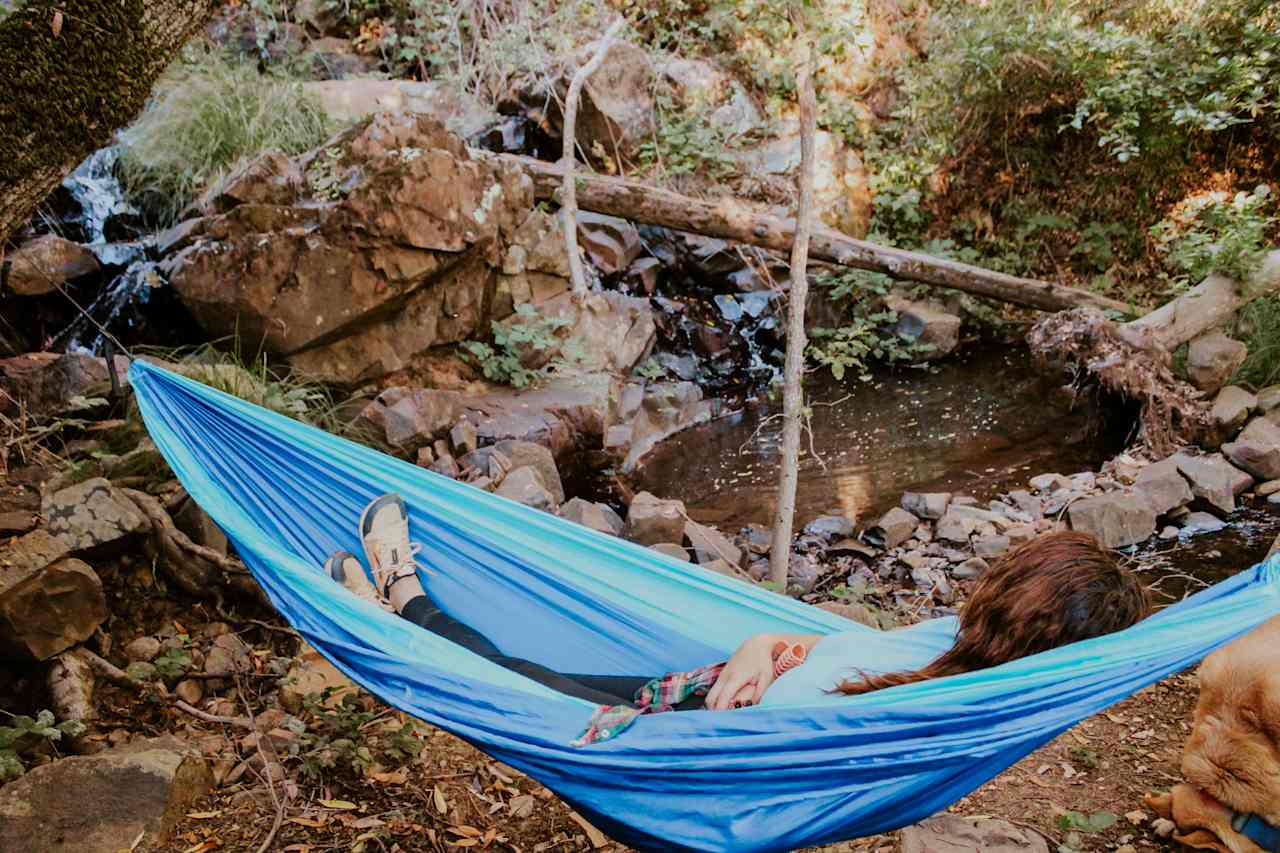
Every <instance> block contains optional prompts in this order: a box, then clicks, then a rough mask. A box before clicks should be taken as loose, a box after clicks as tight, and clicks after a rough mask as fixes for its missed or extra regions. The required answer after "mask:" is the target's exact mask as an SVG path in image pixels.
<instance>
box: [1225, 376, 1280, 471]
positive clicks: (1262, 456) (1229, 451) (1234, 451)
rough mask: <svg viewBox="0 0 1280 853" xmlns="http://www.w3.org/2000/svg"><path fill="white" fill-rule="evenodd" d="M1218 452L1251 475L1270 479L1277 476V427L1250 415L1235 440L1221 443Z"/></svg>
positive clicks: (1279, 428) (1279, 433) (1279, 459)
mask: <svg viewBox="0 0 1280 853" xmlns="http://www.w3.org/2000/svg"><path fill="white" fill-rule="evenodd" d="M1223 390H1224V391H1225V390H1226V389H1225V388H1224V389H1223ZM1222 453H1223V455H1224V456H1226V457H1227V458H1228V459H1230V460H1231V461H1232V463H1234V464H1235V465H1237V466H1239V467H1240V468H1243V469H1244V470H1246V471H1248V472H1249V473H1250V474H1252V475H1253V476H1255V477H1257V478H1259V479H1261V480H1274V479H1276V478H1277V477H1280V426H1278V425H1276V424H1275V423H1274V422H1273V421H1271V420H1268V419H1267V418H1254V419H1253V420H1252V421H1250V422H1249V425H1248V426H1247V427H1245V428H1244V430H1242V431H1241V433H1240V435H1238V436H1236V440H1235V441H1232V442H1228V443H1226V444H1224V445H1222Z"/></svg>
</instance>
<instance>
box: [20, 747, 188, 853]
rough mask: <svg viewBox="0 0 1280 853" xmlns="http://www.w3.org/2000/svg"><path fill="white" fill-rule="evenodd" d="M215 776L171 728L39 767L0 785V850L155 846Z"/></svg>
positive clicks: (95, 851) (38, 852)
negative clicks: (170, 733)
mask: <svg viewBox="0 0 1280 853" xmlns="http://www.w3.org/2000/svg"><path fill="white" fill-rule="evenodd" d="M212 784H213V779H212V776H211V775H210V773H209V768H208V767H207V766H206V764H205V762H204V759H203V758H201V757H200V754H199V751H198V750H193V749H191V748H190V747H188V746H187V745H186V744H184V743H183V742H182V741H180V740H178V739H177V738H174V737H172V736H165V737H159V738H147V739H143V740H137V741H133V742H132V743H129V744H128V745H126V746H120V747H116V748H115V749H112V750H108V751H107V752H102V753H99V754H97V755H92V756H72V757H70V758H63V759H61V760H59V761H55V762H53V763H51V764H46V765H44V766H42V767H37V768H35V769H34V770H31V771H29V772H28V773H27V774H26V775H24V776H21V777H19V778H18V779H16V780H14V781H12V782H10V783H9V784H7V785H5V786H4V788H3V789H0V850H12V851H18V850H21V851H24V853H103V851H116V850H138V849H141V850H154V849H158V848H159V847H160V846H161V845H163V844H164V843H165V841H167V840H168V836H169V834H170V833H171V832H172V830H173V828H174V826H175V825H176V824H177V822H178V821H179V820H181V819H182V817H183V816H184V815H185V814H186V813H187V811H188V810H189V809H190V808H191V806H192V805H193V804H194V803H195V802H196V801H197V800H199V799H200V798H201V797H203V796H204V795H205V793H207V792H208V790H209V788H210V787H211V786H212Z"/></svg>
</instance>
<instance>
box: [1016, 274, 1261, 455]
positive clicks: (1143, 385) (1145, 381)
mask: <svg viewBox="0 0 1280 853" xmlns="http://www.w3.org/2000/svg"><path fill="white" fill-rule="evenodd" d="M1278 289H1280V251H1272V252H1270V253H1268V254H1267V255H1266V257H1265V258H1264V259H1263V263H1262V264H1261V265H1260V266H1259V268H1258V271H1257V272H1256V273H1254V275H1252V276H1251V277H1250V278H1249V280H1248V281H1247V282H1245V283H1244V284H1243V285H1241V284H1240V283H1239V282H1236V281H1233V280H1232V279H1229V278H1227V277H1225V276H1222V275H1217V274H1214V275H1210V276H1209V277H1208V278H1206V279H1205V280H1204V281H1203V282H1201V283H1200V284H1199V285H1197V286H1196V287H1195V288H1193V289H1192V290H1190V291H1188V292H1187V293H1185V294H1183V295H1182V296H1180V297H1178V298H1177V299H1174V300H1173V301H1171V302H1169V303H1168V304H1166V305H1164V306H1161V307H1160V308H1157V309H1155V310H1154V311H1151V312H1150V313H1148V314H1146V315H1145V316H1143V317H1141V318H1139V319H1137V320H1134V321H1132V322H1129V323H1124V324H1117V323H1115V322H1113V321H1111V320H1109V319H1108V318H1106V317H1105V316H1103V315H1102V314H1101V313H1099V312H1098V311H1095V310H1092V309H1089V308H1080V309H1076V310H1072V311H1064V312H1061V313H1059V314H1054V315H1052V316H1049V317H1045V318H1044V319H1042V320H1041V321H1040V322H1038V323H1037V324H1036V325H1035V326H1034V327H1032V329H1031V331H1030V332H1029V333H1028V335H1027V344H1028V346H1029V347H1030V348H1031V353H1032V355H1033V356H1035V358H1036V360H1037V361H1038V362H1039V364H1040V366H1041V369H1042V370H1046V371H1063V372H1066V373H1068V374H1070V375H1071V376H1072V378H1073V380H1074V382H1075V383H1076V385H1077V386H1080V385H1082V384H1084V383H1083V380H1086V379H1089V380H1093V381H1096V382H1097V384H1098V385H1101V386H1102V387H1103V388H1105V389H1107V390H1108V391H1111V392H1113V393H1115V394H1118V395H1120V396H1121V397H1123V398H1125V399H1128V400H1133V401H1136V402H1138V403H1140V404H1141V406H1142V414H1141V426H1142V438H1143V440H1144V441H1145V442H1146V444H1147V445H1148V446H1149V447H1151V448H1152V449H1153V450H1155V451H1157V452H1160V453H1164V452H1168V451H1170V450H1172V449H1174V448H1175V447H1177V446H1179V445H1182V444H1186V443H1189V442H1190V443H1194V442H1205V443H1208V444H1211V445H1212V444H1214V443H1216V440H1220V437H1218V438H1215V433H1216V431H1215V429H1214V425H1213V424H1212V422H1211V419H1210V417H1209V410H1210V402H1209V401H1208V400H1206V399H1205V394H1204V393H1203V392H1201V391H1199V390H1197V389H1196V388H1195V387H1193V386H1192V385H1190V384H1189V383H1187V382H1184V381H1183V380H1181V379H1179V378H1178V377H1177V376H1176V375H1174V373H1173V368H1172V363H1173V359H1172V354H1173V351H1174V350H1176V349H1177V348H1178V347H1180V346H1181V345H1182V344H1184V343H1187V342H1189V341H1191V340H1192V339H1194V338H1196V337H1199V336H1200V335H1202V334H1204V333H1205V332H1207V331H1209V330H1210V329H1212V328H1215V327H1216V326H1219V325H1221V324H1222V323H1224V322H1226V321H1227V320H1229V319H1230V318H1231V316H1232V315H1233V314H1235V313H1236V312H1237V311H1238V310H1240V308H1242V307H1244V306H1245V305H1247V304H1248V303H1249V302H1251V301H1252V300H1254V299H1256V298H1258V297H1260V296H1264V295H1266V294H1268V293H1273V292H1275V291H1276V290H1278Z"/></svg>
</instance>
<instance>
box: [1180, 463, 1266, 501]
mask: <svg viewBox="0 0 1280 853" xmlns="http://www.w3.org/2000/svg"><path fill="white" fill-rule="evenodd" d="M1170 458H1171V459H1172V460H1173V462H1174V464H1175V465H1177V466H1178V471H1179V472H1181V474H1182V476H1184V477H1186V478H1187V480H1188V482H1189V483H1190V484H1191V493H1192V494H1193V495H1195V497H1197V498H1199V499H1200V500H1203V501H1204V502H1205V503H1207V504H1209V505H1210V506H1212V507H1214V508H1215V509H1217V510H1220V511H1221V512H1225V513H1230V512H1235V509H1236V495H1238V494H1240V493H1241V492H1243V491H1244V490H1245V489H1247V488H1249V486H1250V485H1252V484H1253V478H1252V477H1250V476H1249V475H1248V474H1246V473H1245V472H1244V471H1241V470H1240V469H1239V468H1236V467H1235V466H1234V465H1232V464H1231V463H1230V462H1228V461H1227V460H1226V459H1224V458H1223V456H1222V454H1220V453H1214V454H1211V455H1208V456H1195V455H1193V454H1190V453H1175V454H1174V455H1173V456H1171V457H1170Z"/></svg>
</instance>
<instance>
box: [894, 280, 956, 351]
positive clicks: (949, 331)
mask: <svg viewBox="0 0 1280 853" xmlns="http://www.w3.org/2000/svg"><path fill="white" fill-rule="evenodd" d="M885 305H886V306H887V307H888V308H889V310H891V311H894V312H896V313H897V315H898V321H897V324H896V325H895V326H894V327H893V328H894V331H895V332H896V333H897V334H898V335H899V336H901V337H904V338H907V339H909V340H912V341H916V342H918V343H920V344H923V345H926V346H928V347H929V349H928V350H927V351H926V352H924V353H923V355H921V356H919V358H921V359H923V360H926V361H927V360H930V359H935V358H942V357H943V356H945V355H947V354H948V353H950V352H951V351H952V350H954V349H955V348H956V346H958V345H959V343H960V318H959V317H957V316H956V315H954V314H949V313H947V312H946V311H944V310H942V309H941V308H939V307H937V306H935V305H933V304H931V303H929V302H914V301H911V300H908V299H903V298H902V297H899V296H893V295H891V296H889V297H887V298H886V299H885Z"/></svg>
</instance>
